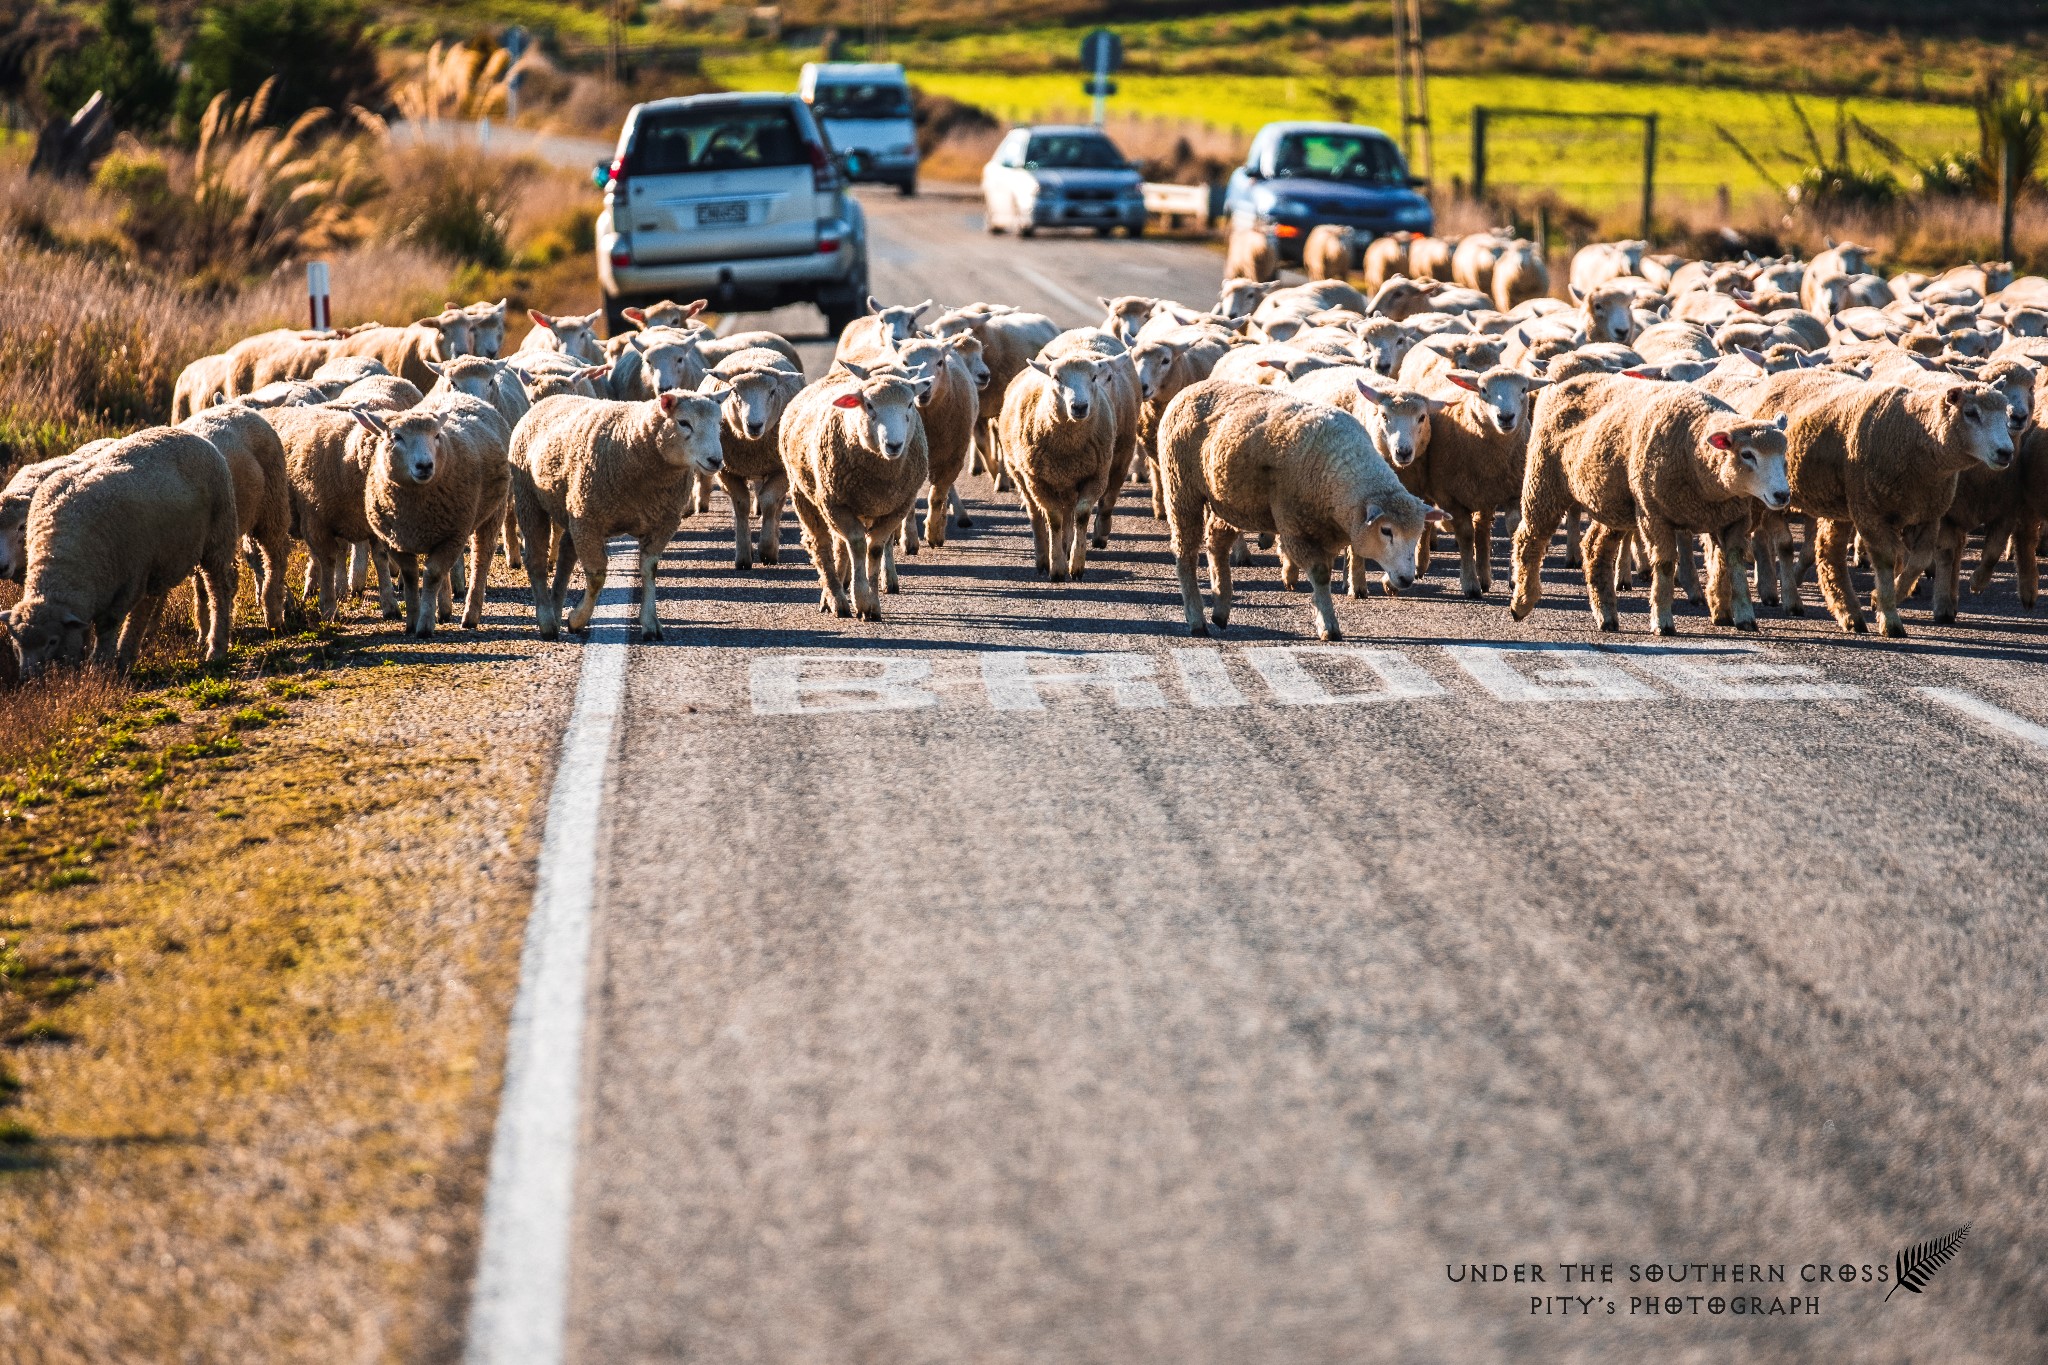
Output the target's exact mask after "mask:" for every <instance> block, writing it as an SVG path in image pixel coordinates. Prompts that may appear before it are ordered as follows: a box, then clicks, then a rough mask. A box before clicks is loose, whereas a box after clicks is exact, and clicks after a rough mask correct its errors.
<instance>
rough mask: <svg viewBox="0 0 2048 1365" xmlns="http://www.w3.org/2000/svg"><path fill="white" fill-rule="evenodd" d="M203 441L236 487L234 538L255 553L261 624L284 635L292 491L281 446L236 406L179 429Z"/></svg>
mask: <svg viewBox="0 0 2048 1365" xmlns="http://www.w3.org/2000/svg"><path fill="white" fill-rule="evenodd" d="M178 425H179V427H180V429H181V430H184V431H189V432H191V433H192V434H193V435H195V436H199V437H203V438H204V439H205V440H207V441H209V442H211V443H212V445H213V448H214V449H215V450H218V451H219V452H220V453H221V457H222V458H223V459H225V460H226V461H227V465H228V476H229V478H230V479H231V480H232V481H233V483H234V486H235V511H236V515H237V523H236V528H235V529H236V532H237V534H238V535H239V536H240V537H241V538H242V540H243V541H244V542H246V543H247V544H248V545H250V546H253V547H254V550H253V553H252V554H251V556H250V562H249V568H250V571H251V573H252V574H253V575H254V576H255V579H256V596H257V600H258V601H260V602H261V603H262V604H263V623H264V624H265V625H266V626H268V627H269V628H270V629H271V630H283V629H284V590H285V578H284V574H285V562H286V560H287V559H289V558H290V556H291V548H292V546H291V534H292V487H291V479H290V477H289V476H288V475H287V474H286V472H285V462H284V445H283V443H282V442H280V441H279V440H278V437H277V431H276V429H275V428H273V427H272V426H271V425H270V423H269V422H268V421H267V420H265V418H264V417H263V414H261V413H260V412H257V411H255V410H254V409H252V408H248V407H245V406H243V405H242V404H240V403H229V404H226V405H224V406H222V407H215V408H208V409H206V410H205V411H204V412H196V413H193V414H192V415H191V416H190V417H187V418H186V419H185V420H184V421H183V422H181V423H179V424H178Z"/></svg>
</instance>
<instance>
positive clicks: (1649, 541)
mask: <svg viewBox="0 0 2048 1365" xmlns="http://www.w3.org/2000/svg"><path fill="white" fill-rule="evenodd" d="M1637 525H1638V529H1637V531H1636V538H1637V540H1638V541H1639V542H1640V543H1641V544H1642V547H1643V557H1644V558H1646V559H1648V560H1649V561H1650V612H1651V622H1652V628H1653V629H1654V630H1655V631H1656V632H1657V634H1659V635H1676V634H1677V633H1678V622H1677V620H1676V619H1675V618H1674V617H1673V615H1672V599H1673V597H1674V596H1675V595H1676V590H1677V587H1678V540H1679V537H1678V533H1677V531H1676V529H1675V528H1673V527H1672V526H1671V524H1670V523H1669V522H1662V521H1654V522H1653V521H1650V520H1648V519H1647V518H1645V519H1643V520H1642V521H1640V522H1638V523H1637Z"/></svg>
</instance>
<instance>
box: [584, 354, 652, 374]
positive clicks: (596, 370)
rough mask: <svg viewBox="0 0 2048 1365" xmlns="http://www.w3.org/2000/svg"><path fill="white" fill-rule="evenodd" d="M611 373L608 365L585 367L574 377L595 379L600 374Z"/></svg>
mask: <svg viewBox="0 0 2048 1365" xmlns="http://www.w3.org/2000/svg"><path fill="white" fill-rule="evenodd" d="M633 354H634V355H638V354H639V352H637V351H636V352H633ZM611 371H612V367H611V366H610V365H585V366H584V367H583V368H582V369H580V370H578V371H576V377H577V378H578V379H595V378H597V377H598V376H599V375H601V374H610V373H611Z"/></svg>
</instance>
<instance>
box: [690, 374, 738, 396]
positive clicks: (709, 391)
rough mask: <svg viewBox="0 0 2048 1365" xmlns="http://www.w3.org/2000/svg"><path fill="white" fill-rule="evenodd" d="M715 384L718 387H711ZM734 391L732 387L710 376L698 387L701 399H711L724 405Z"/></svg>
mask: <svg viewBox="0 0 2048 1365" xmlns="http://www.w3.org/2000/svg"><path fill="white" fill-rule="evenodd" d="M714 384H716V385H717V386H718V387H716V388H713V387H711V386H712V385H714ZM732 391H733V386H732V385H730V384H726V383H723V382H721V381H720V380H718V379H716V378H714V377H713V376H711V375H708V374H707V375H705V376H704V382H703V383H701V384H699V385H698V386H697V396H698V397H699V398H709V399H712V400H714V401H716V402H720V403H723V402H724V401H725V400H726V397H727V396H728V395H729V394H731V393H732Z"/></svg>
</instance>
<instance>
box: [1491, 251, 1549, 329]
mask: <svg viewBox="0 0 2048 1365" xmlns="http://www.w3.org/2000/svg"><path fill="white" fill-rule="evenodd" d="M1549 292H1550V270H1549V268H1548V267H1547V266H1545V265H1544V264H1543V257H1542V255H1541V254H1540V253H1538V252H1537V250H1536V244H1535V243H1534V242H1525V241H1519V240H1517V241H1513V242H1510V243H1508V245H1507V247H1506V248H1505V249H1504V250H1502V252H1501V253H1500V256H1499V257H1498V258H1497V259H1496V260H1495V261H1494V263H1493V289H1492V293H1493V302H1494V305H1495V306H1496V307H1497V308H1499V309H1500V310H1501V311H1502V312H1503V313H1505V312H1506V311H1507V310H1508V309H1510V308H1513V307H1515V306H1516V305H1518V304H1522V303H1526V302H1528V301H1529V300H1530V299H1538V298H1542V297H1543V296H1544V295H1546V294H1548V293H1549Z"/></svg>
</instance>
